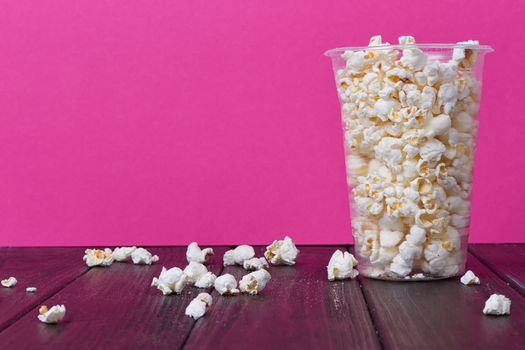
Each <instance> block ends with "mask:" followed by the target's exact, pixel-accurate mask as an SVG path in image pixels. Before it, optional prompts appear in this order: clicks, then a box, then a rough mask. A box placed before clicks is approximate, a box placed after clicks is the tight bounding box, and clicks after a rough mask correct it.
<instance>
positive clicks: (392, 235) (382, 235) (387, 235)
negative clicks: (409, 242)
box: [379, 230, 404, 248]
mask: <svg viewBox="0 0 525 350" xmlns="http://www.w3.org/2000/svg"><path fill="white" fill-rule="evenodd" d="M403 236H404V234H403V232H400V231H390V230H381V231H380V232H379V242H380V245H381V247H383V248H392V247H395V246H396V245H398V244H399V242H401V239H403Z"/></svg>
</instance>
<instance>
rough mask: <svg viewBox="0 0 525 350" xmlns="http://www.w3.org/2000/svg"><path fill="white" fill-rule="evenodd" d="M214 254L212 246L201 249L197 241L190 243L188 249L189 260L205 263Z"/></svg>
mask: <svg viewBox="0 0 525 350" xmlns="http://www.w3.org/2000/svg"><path fill="white" fill-rule="evenodd" d="M213 254H214V253H213V249H212V248H204V249H201V248H200V247H199V245H198V244H197V243H196V242H191V243H190V245H188V249H187V250H186V259H187V260H188V262H192V261H194V262H198V263H201V264H204V263H206V262H207V261H208V259H209V258H210V256H212V255H213Z"/></svg>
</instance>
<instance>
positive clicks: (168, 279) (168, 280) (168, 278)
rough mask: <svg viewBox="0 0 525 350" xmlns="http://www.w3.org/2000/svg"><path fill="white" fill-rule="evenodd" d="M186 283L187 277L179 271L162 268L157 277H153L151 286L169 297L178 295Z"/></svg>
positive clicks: (177, 269) (175, 268) (174, 268)
mask: <svg viewBox="0 0 525 350" xmlns="http://www.w3.org/2000/svg"><path fill="white" fill-rule="evenodd" d="M187 283H188V276H187V275H186V274H185V273H184V272H183V271H182V270H181V269H179V268H178V267H172V268H171V269H169V270H166V268H165V267H164V266H163V267H162V271H161V272H160V275H159V277H158V278H156V277H153V280H152V281H151V286H152V287H157V289H158V290H160V291H161V292H162V294H163V295H169V294H172V293H177V294H180V293H181V292H182V290H183V289H184V287H185V286H186V284H187Z"/></svg>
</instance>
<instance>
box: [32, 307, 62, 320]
mask: <svg viewBox="0 0 525 350" xmlns="http://www.w3.org/2000/svg"><path fill="white" fill-rule="evenodd" d="M38 313H39V315H38V319H39V320H40V322H43V323H58V322H60V321H62V320H63V319H64V316H65V315H66V307H65V306H64V305H55V306H52V307H51V309H48V308H47V306H45V305H42V306H41V307H40V309H39V310H38Z"/></svg>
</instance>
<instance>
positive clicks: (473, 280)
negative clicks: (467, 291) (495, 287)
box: [460, 270, 479, 286]
mask: <svg viewBox="0 0 525 350" xmlns="http://www.w3.org/2000/svg"><path fill="white" fill-rule="evenodd" d="M460 281H461V283H463V284H464V285H466V286H468V285H470V284H479V278H478V276H476V275H475V274H474V272H472V271H471V270H468V271H467V272H465V274H464V275H463V276H462V277H461V279H460Z"/></svg>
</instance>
